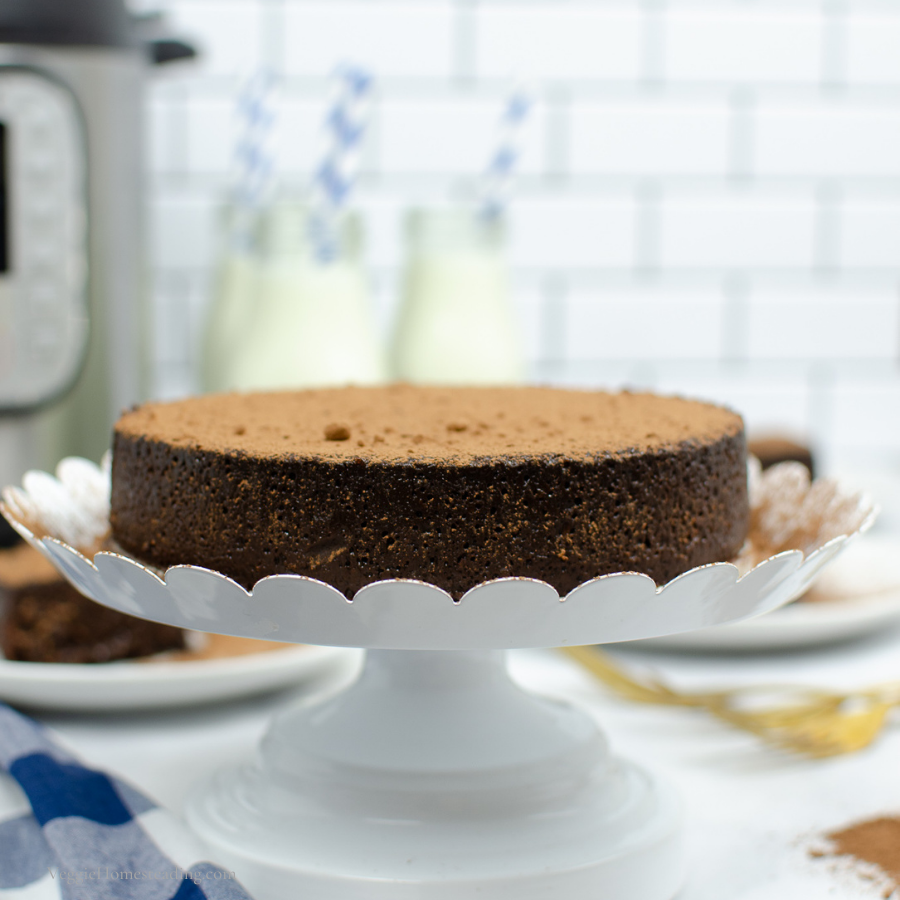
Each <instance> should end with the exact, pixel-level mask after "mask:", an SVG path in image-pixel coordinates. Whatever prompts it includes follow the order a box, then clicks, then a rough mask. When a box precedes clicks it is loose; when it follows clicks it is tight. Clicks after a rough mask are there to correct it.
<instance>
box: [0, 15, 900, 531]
mask: <svg viewBox="0 0 900 900" xmlns="http://www.w3.org/2000/svg"><path fill="white" fill-rule="evenodd" d="M91 4H101V0H90V3H89V4H88V5H91ZM7 5H8V6H9V8H16V7H17V4H16V3H13V2H10V3H8V4H7ZM38 5H45V6H48V7H50V6H54V7H57V8H60V9H61V8H63V7H65V4H58V3H56V0H40V4H38ZM101 5H103V6H104V8H105V7H106V5H107V4H106V0H102V4H101ZM23 8H24V7H23ZM129 8H130V11H131V12H132V13H134V14H135V15H138V16H143V17H144V18H143V24H142V26H141V27H142V29H143V33H145V34H151V33H152V32H153V30H154V28H155V29H156V31H157V37H159V32H160V28H161V23H164V25H165V31H166V33H167V34H168V35H169V36H174V37H175V38H177V41H182V42H185V46H188V47H193V48H196V50H197V57H196V59H194V60H189V59H183V60H180V61H176V62H175V63H174V64H168V65H165V66H157V67H155V71H154V72H152V73H149V72H148V73H145V75H144V76H142V81H143V82H144V92H145V101H146V102H145V103H144V105H143V115H144V134H143V138H142V147H143V155H144V166H145V181H144V202H145V206H144V208H145V210H146V217H145V221H146V234H145V236H144V238H142V243H141V246H142V247H143V254H144V259H145V262H146V264H147V265H146V266H145V270H146V272H147V283H146V289H145V291H144V294H145V297H146V305H145V308H144V309H143V311H142V312H140V313H134V315H133V316H132V318H133V319H135V321H137V322H138V323H139V324H138V326H135V325H134V324H133V323H132V325H131V326H129V327H131V328H132V331H134V329H135V327H137V330H138V331H139V332H140V341H139V343H140V344H141V348H140V350H139V352H142V353H143V354H144V363H143V368H144V370H145V371H144V379H143V380H144V385H143V388H142V390H141V391H140V394H141V395H143V396H152V397H157V398H176V397H180V396H184V395H186V394H190V393H193V392H196V391H198V390H200V389H203V388H204V387H209V384H208V383H207V379H205V377H204V359H203V356H204V352H203V346H204V340H207V339H208V335H209V329H210V323H211V321H212V320H211V310H212V309H214V306H215V304H214V298H215V295H216V291H217V283H218V282H217V279H220V275H221V264H222V260H223V252H224V251H223V247H225V246H226V244H227V240H225V241H224V242H223V218H222V208H223V204H226V202H227V201H228V199H229V198H232V200H233V197H234V192H235V178H236V174H235V173H236V170H240V168H241V165H244V168H245V170H246V159H245V161H244V163H240V162H239V161H237V160H238V156H239V155H240V147H241V146H242V143H241V142H242V141H244V142H245V141H246V138H247V129H248V117H247V107H246V103H244V108H243V112H242V111H241V108H240V103H241V102H242V100H241V98H242V97H244V99H245V100H246V96H247V94H246V92H247V85H248V84H249V83H252V80H253V78H254V77H256V78H258V77H259V75H260V73H265V77H266V79H267V82H266V84H267V87H266V89H265V90H263V91H261V92H259V93H258V95H257V97H256V100H257V101H259V103H260V104H261V106H262V107H264V109H265V111H266V115H267V116H268V119H267V122H268V124H267V127H266V129H265V134H264V135H262V134H257V136H256V138H253V139H252V140H256V141H258V146H257V147H256V148H255V149H256V150H259V151H261V152H262V151H264V153H263V156H264V157H265V164H266V166H267V167H268V176H267V177H268V186H267V188H266V191H265V196H264V197H263V199H264V200H265V201H266V202H269V201H272V200H277V199H283V198H285V197H288V198H297V197H300V196H301V195H303V194H304V192H306V193H308V189H309V185H310V182H311V179H312V177H313V175H312V173H313V172H314V170H315V169H316V167H317V165H318V164H319V163H320V162H321V159H322V132H323V121H324V120H325V117H326V115H327V113H328V111H329V109H333V104H334V73H335V71H336V68H337V67H338V66H340V65H342V64H344V65H346V64H348V63H351V64H352V65H354V66H356V67H361V69H362V70H364V71H365V72H366V73H368V75H369V76H371V82H370V83H369V84H368V86H367V88H366V90H367V91H368V93H367V104H368V107H367V112H366V115H365V125H366V128H365V135H364V140H362V141H361V142H360V144H359V149H360V155H359V159H358V165H356V166H355V167H354V170H355V174H356V175H357V180H356V184H355V186H354V189H353V191H352V196H351V197H350V198H349V199H348V200H347V205H348V206H349V207H350V209H352V210H353V212H354V214H355V218H356V221H355V222H354V223H352V224H353V227H354V229H355V231H354V234H355V235H357V237H359V236H362V237H361V239H360V240H357V239H356V238H355V237H354V238H353V246H354V247H357V246H358V248H359V256H358V259H354V260H353V261H352V262H353V265H354V266H355V267H356V268H355V269H353V271H352V272H350V275H348V278H349V277H351V276H352V278H357V276H358V275H359V274H360V273H361V275H362V278H363V279H364V282H365V293H368V295H369V296H367V297H365V298H364V301H365V304H366V305H367V306H368V308H369V309H371V311H372V312H373V316H374V325H373V326H372V327H373V329H374V330H375V332H376V333H377V335H378V337H380V338H381V340H382V342H383V343H384V344H387V343H388V340H389V336H390V335H391V333H392V331H393V330H394V328H395V321H396V319H397V317H398V310H399V309H400V305H401V301H400V298H401V294H402V293H403V284H404V278H405V277H406V276H405V275H404V271H405V267H406V266H407V264H408V260H409V244H408V243H407V240H406V236H405V228H406V222H407V214H408V212H409V210H410V209H411V208H413V207H422V206H426V207H433V206H436V205H438V206H439V205H441V204H446V203H449V202H454V201H456V202H460V201H464V200H469V201H471V199H472V198H473V197H475V196H477V194H478V191H479V187H478V185H479V183H480V180H481V179H483V173H484V171H485V168H486V166H487V165H488V161H489V159H490V154H491V150H492V148H493V147H495V146H496V145H497V141H498V137H497V135H498V120H499V118H500V116H501V113H502V110H503V109H504V104H505V103H507V102H508V99H509V97H510V94H511V91H513V90H514V89H515V88H516V86H520V87H521V86H524V87H521V89H522V90H525V91H526V92H527V94H528V96H529V98H530V108H529V110H528V114H527V116H526V120H525V121H524V122H522V124H521V127H519V128H518V129H517V132H516V140H515V142H514V145H515V151H516V152H515V155H514V159H513V164H512V169H513V170H514V177H513V179H512V185H511V188H510V189H509V190H508V191H507V192H506V194H505V199H504V211H505V216H504V226H505V232H504V234H502V235H501V236H500V237H499V238H497V242H496V246H497V247H499V248H500V252H501V253H502V254H503V259H504V260H505V264H506V265H508V273H509V284H510V292H509V296H510V298H511V301H512V311H513V319H514V320H515V326H516V328H517V329H518V333H519V334H520V335H521V343H520V348H521V349H522V351H523V352H524V357H525V359H524V371H525V373H526V377H527V379H528V380H530V381H537V382H542V383H552V384H563V385H579V386H605V387H621V386H628V387H632V388H646V389H652V390H655V391H660V392H670V393H682V394H686V395H689V396H696V397H702V398H709V399H713V400H717V401H721V402H724V403H727V404H729V405H731V406H733V407H734V408H735V409H737V410H738V411H740V412H741V413H743V414H744V416H745V418H746V420H747V423H748V427H749V430H750V432H751V435H761V434H766V433H777V434H784V435H788V436H793V437H796V438H798V439H800V440H801V441H803V442H805V443H809V444H810V445H812V447H813V449H814V451H815V454H816V457H817V463H818V468H819V471H822V472H826V473H827V472H841V473H846V474H851V475H854V476H857V480H858V481H859V482H861V483H864V484H868V485H871V486H872V487H873V490H876V491H878V492H880V496H882V497H883V498H886V499H885V503H886V506H888V507H891V505H892V504H894V506H896V508H898V509H900V500H898V498H900V489H898V487H897V484H898V483H900V53H898V50H897V48H898V47H900V6H898V5H897V4H896V3H893V2H889V0H852V2H851V0H778V2H776V0H718V2H701V0H667V2H664V0H571V2H566V0H408V2H397V0H133V2H131V3H130V4H129ZM0 11H2V10H0ZM157 12H158V13H162V18H161V19H160V18H155V19H154V18H152V17H150V18H148V15H149V14H151V13H157ZM3 14H4V15H6V12H4V13H3ZM154 23H155V24H154ZM0 30H3V29H0ZM8 32H9V29H8V28H7V29H6V30H3V34H2V35H0V37H2V41H0V43H2V42H6V41H9V40H11V39H15V35H13V38H10V37H9V35H8ZM177 41H176V43H175V44H172V42H171V40H170V41H169V42H168V43H167V42H166V41H165V40H164V41H162V42H161V43H158V44H157V45H155V46H154V50H153V54H154V56H155V58H156V59H157V61H162V60H163V59H164V58H166V57H167V56H169V57H172V56H175V57H177V56H179V55H185V54H182V53H181V52H180V51H179V50H178V46H179V45H178V43H177ZM173 46H174V47H175V50H174V51H172V47H173ZM182 49H183V48H182ZM78 52H80V51H78ZM54 64H55V63H54ZM60 71H63V70H60ZM0 99H2V98H0ZM132 105H133V106H137V107H138V109H140V108H141V107H140V105H139V104H137V103H133V104H132ZM4 115H5V114H4ZM92 127H93V126H92ZM124 133H125V129H123V134H124ZM129 133H130V131H129ZM14 149H15V148H14ZM244 149H245V150H246V146H245V148H244ZM91 165H93V166H97V165H101V169H100V171H101V173H103V172H104V170H103V169H102V162H101V163H98V162H97V160H95V159H92V160H91ZM246 174H247V172H246V171H245V172H244V175H245V176H246ZM138 177H140V176H138ZM238 177H239V176H238ZM120 179H121V173H120ZM134 180H135V179H134V178H131V183H132V184H133V183H134ZM93 181H94V186H93V188H92V190H96V189H97V185H98V184H103V183H104V181H105V178H104V174H101V175H100V176H98V177H94V179H93ZM118 183H120V184H122V185H126V184H127V183H128V180H127V179H125V180H120V182H118ZM110 190H111V188H110ZM124 191H125V188H123V189H122V190H120V191H119V195H120V196H122V195H124ZM258 199H259V198H257V200H258ZM92 202H93V201H92ZM92 215H93V211H92ZM285 221H287V220H285ZM288 224H290V223H289V222H288ZM283 225H284V223H282V225H280V226H279V227H282V226H283ZM291 227H294V228H295V229H296V228H300V226H299V225H297V223H296V222H295V223H294V225H293V226H291ZM423 227H424V226H423ZM276 230H277V229H276ZM95 232H96V229H95ZM107 232H108V235H109V236H110V240H112V239H113V237H114V236H115V233H116V232H115V229H111V228H108V229H107ZM98 233H99V232H96V233H95V234H94V237H92V239H91V240H92V242H93V244H92V247H93V249H92V253H94V254H99V257H94V258H93V259H94V262H95V263H96V262H97V259H99V260H100V264H99V266H98V265H95V266H94V271H95V272H96V271H99V270H100V269H102V267H103V266H111V265H112V264H113V263H111V260H114V259H115V258H116V256H117V252H116V251H115V249H114V248H112V249H111V245H109V244H108V242H107V243H106V244H104V243H103V242H104V241H105V238H103V239H102V240H101V239H100V238H98V237H97V234H98ZM73 234H74V232H73ZM422 234H425V235H426V237H427V234H428V232H427V229H426V230H425V231H423V232H422ZM489 237H490V236H489ZM101 238H102V235H101ZM420 238H421V240H423V241H425V242H426V243H427V240H426V238H425V237H422V235H421V234H420ZM501 238H502V240H501ZM455 239H456V238H454V240H455ZM493 239H494V238H493V237H491V238H490V240H493ZM441 240H444V238H443V237H442V238H441ZM276 243H277V241H276ZM491 246H494V245H493V244H492V245H491ZM129 252H130V251H129ZM104 254H105V255H104ZM225 255H227V253H226V254H225ZM135 271H136V269H135ZM348 271H349V270H348ZM217 273H218V274H217ZM354 273H355V274H354ZM92 277H93V278H94V280H95V281H96V277H95V276H92ZM348 284H349V282H348ZM354 285H356V286H355V287H352V290H350V289H348V290H350V293H353V292H354V291H356V292H357V294H359V293H360V291H361V290H362V289H360V288H359V285H358V284H357V283H356V282H354ZM219 287H221V284H220V285H219ZM95 288H96V285H94V286H93V287H92V288H91V290H92V291H93V292H94V293H96V290H95ZM341 290H343V289H341ZM341 290H338V291H337V293H338V294H340V292H341ZM251 293H252V292H251ZM345 293H346V292H345ZM121 296H122V290H121V289H116V290H111V291H110V292H109V297H108V298H107V300H106V302H107V304H108V306H109V309H110V310H112V311H113V312H112V315H113V317H115V315H118V314H119V313H117V312H115V311H116V310H117V309H119V308H122V307H124V306H125V305H126V304H123V302H121V299H120V298H121ZM335 296H336V295H335ZM347 296H349V294H348V295H347ZM360 296H362V294H360ZM357 300H359V297H356V299H354V300H353V302H357ZM129 302H130V301H129ZM360 302H362V301H360ZM251 303H252V301H251ZM36 308H37V307H35V309H36ZM2 312H3V308H2V297H0V338H2V336H3V335H2V332H3V327H2V326H3V316H2ZM104 315H106V313H102V312H101V316H100V317H99V318H98V317H97V316H95V317H94V319H95V321H94V323H93V328H94V331H95V332H96V331H97V328H98V327H99V328H100V330H101V331H102V329H103V327H105V326H102V325H101V324H100V320H101V319H102V317H103V316H104ZM273 321H277V318H276V319H275V320H273ZM116 327H118V326H116ZM276 330H277V329H276ZM0 343H2V342H0ZM76 343H77V342H76ZM73 346H74V344H73ZM112 346H113V349H112V351H111V354H112V356H113V357H115V355H116V353H118V355H119V356H120V357H121V356H123V355H124V356H128V355H129V354H130V353H131V351H130V350H127V351H125V350H123V349H122V348H123V347H128V346H130V345H128V344H126V343H123V342H122V341H120V340H118V339H115V340H114V341H113V342H112ZM116 348H118V349H116ZM73 352H74V351H73ZM0 355H2V354H0ZM263 356H265V354H263ZM259 358H261V357H259V356H257V359H259ZM126 362H127V360H126ZM373 365H375V364H374V363H373ZM116 366H118V368H119V369H122V368H123V367H122V365H121V360H120V361H119V363H116V364H115V365H113V366H112V367H111V368H108V372H112V373H113V374H112V375H109V374H107V375H106V376H105V377H106V381H107V382H110V381H112V382H113V383H114V390H113V395H114V396H113V405H115V404H116V403H117V402H118V408H121V405H122V402H124V401H122V400H118V401H117V400H116V397H117V396H118V395H116V391H115V388H116V387H117V386H118V383H119V381H120V378H119V377H118V376H117V375H116V374H115V373H116V371H117V368H116ZM0 368H2V366H0ZM2 374H3V373H2V371H0V376H2ZM23 377H24V376H23ZM101 381H102V379H101V380H97V381H95V382H94V387H93V388H91V391H93V392H94V394H95V393H96V391H97V390H98V389H99V388H98V385H100V384H101ZM48 391H49V389H48ZM86 391H87V389H86V388H85V389H84V390H83V391H82V392H83V393H85V392H86ZM129 391H130V394H129ZM119 393H120V394H122V396H123V397H125V395H126V394H129V397H130V396H132V395H133V396H135V397H137V396H138V394H137V392H136V391H135V390H133V389H131V388H129V389H128V391H122V390H120V391H119ZM94 394H91V396H93V395H94ZM48 395H49V394H48ZM126 399H128V398H126ZM128 402H131V401H130V399H129V400H128ZM2 405H3V404H0V406H2ZM2 412H3V410H2V409H0V413H2ZM13 413H16V411H15V410H13ZM16 414H17V413H16ZM81 415H82V414H81V413H79V417H81ZM15 421H18V420H15ZM12 422H13V419H12V418H10V419H9V420H5V419H0V426H3V427H7V428H12V427H13V426H12V425H10V424H9V423H12ZM94 431H95V432H96V433H97V434H99V435H100V440H99V444H98V446H105V445H106V442H107V439H106V437H105V435H106V434H107V433H108V432H107V430H106V426H104V427H102V428H99V430H98V429H96V428H95V429H94ZM16 439H17V440H18V435H17V436H16ZM20 443H21V441H20ZM55 446H62V444H59V443H57V444H56V445H55ZM79 452H86V453H88V455H94V453H93V450H92V449H91V450H89V451H79ZM98 452H99V451H98ZM891 498H893V499H891ZM888 518H890V515H889V517H888ZM897 524H898V527H900V519H898V523H897Z"/></svg>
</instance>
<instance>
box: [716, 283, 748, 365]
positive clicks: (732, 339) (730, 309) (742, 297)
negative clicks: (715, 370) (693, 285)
mask: <svg viewBox="0 0 900 900" xmlns="http://www.w3.org/2000/svg"><path fill="white" fill-rule="evenodd" d="M750 290H751V285H750V279H749V277H748V276H747V274H746V273H745V272H729V273H728V275H726V276H725V278H724V280H723V283H722V302H723V304H724V305H723V309H722V347H721V350H722V361H723V362H731V363H735V362H746V361H747V360H748V359H749V358H750V344H749V332H748V327H749V312H750V311H749V303H750Z"/></svg>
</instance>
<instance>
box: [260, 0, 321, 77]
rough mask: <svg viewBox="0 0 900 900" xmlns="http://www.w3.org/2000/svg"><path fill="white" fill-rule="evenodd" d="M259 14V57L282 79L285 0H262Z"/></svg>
mask: <svg viewBox="0 0 900 900" xmlns="http://www.w3.org/2000/svg"><path fill="white" fill-rule="evenodd" d="M260 16H261V18H262V21H261V27H260V48H259V49H260V59H261V60H262V61H263V63H264V65H266V66H268V67H269V68H270V69H271V70H272V71H273V72H274V73H275V74H276V75H278V76H280V77H281V78H282V79H284V73H285V69H286V67H287V46H286V45H285V33H286V27H285V26H286V23H285V0H262V2H261V4H260ZM326 82H327V79H326Z"/></svg>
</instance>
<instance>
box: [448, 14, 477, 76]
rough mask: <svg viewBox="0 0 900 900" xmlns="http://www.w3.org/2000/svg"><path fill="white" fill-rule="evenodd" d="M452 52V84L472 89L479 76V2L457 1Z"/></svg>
mask: <svg viewBox="0 0 900 900" xmlns="http://www.w3.org/2000/svg"><path fill="white" fill-rule="evenodd" d="M451 52H452V54H453V58H452V59H451V61H450V62H451V70H450V71H451V73H452V74H451V79H452V83H454V84H456V85H459V86H462V87H465V88H469V87H471V86H472V85H473V84H475V83H476V81H477V75H478V73H477V67H478V0H455V3H454V11H453V40H452V51H451Z"/></svg>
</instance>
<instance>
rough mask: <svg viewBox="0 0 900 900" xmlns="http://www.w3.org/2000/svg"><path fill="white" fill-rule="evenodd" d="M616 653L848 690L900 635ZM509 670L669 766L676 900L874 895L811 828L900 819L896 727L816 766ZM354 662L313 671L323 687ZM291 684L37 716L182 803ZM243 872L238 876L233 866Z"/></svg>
mask: <svg viewBox="0 0 900 900" xmlns="http://www.w3.org/2000/svg"><path fill="white" fill-rule="evenodd" d="M615 653H616V655H617V656H618V658H619V659H620V660H621V661H624V662H627V663H629V664H631V665H638V666H646V665H651V666H653V667H654V668H655V669H656V670H657V671H658V672H659V673H661V674H663V675H665V676H666V677H667V678H669V679H670V680H671V681H672V682H673V683H674V684H676V685H678V686H683V687H693V686H700V685H709V686H713V685H714V686H731V685H735V684H743V683H753V684H759V683H766V682H768V683H774V682H781V683H785V682H788V683H803V684H814V685H831V686H843V687H849V686H853V685H859V684H867V683H874V682H879V681H885V680H900V630H893V631H890V632H883V633H881V634H879V635H877V636H875V637H872V638H869V639H865V640H859V641H855V642H853V643H847V644H843V645H838V646H831V647H824V648H818V649H811V650H805V651H793V652H790V653H781V654H767V655H759V654H755V655H752V656H732V657H723V656H682V655H676V654H672V653H659V652H656V651H654V652H650V651H649V650H643V651H641V650H637V649H634V648H618V649H616V650H615ZM511 669H512V672H513V675H514V677H515V678H516V679H517V680H518V681H519V682H520V683H521V684H523V685H525V686H527V687H528V688H530V689H532V690H535V691H539V692H543V693H547V694H551V695H554V696H557V697H562V698H566V699H568V700H571V701H572V702H575V703H578V704H580V705H582V706H583V707H585V708H587V709H589V710H590V711H591V712H592V713H593V714H594V715H596V717H597V718H598V720H599V721H600V722H601V723H602V725H603V727H604V729H605V731H606V733H607V735H608V737H609V739H610V742H611V744H612V747H613V749H614V751H615V752H617V753H619V754H621V755H624V756H627V757H629V758H631V759H633V760H634V761H636V762H639V763H641V764H643V765H644V766H646V767H647V768H650V769H652V770H655V771H656V772H658V773H659V774H661V775H665V776H666V777H667V778H668V779H669V780H670V781H671V782H673V783H674V784H675V785H676V786H677V788H678V789H679V790H680V792H681V794H682V795H683V797H684V798H685V800H686V806H687V817H688V826H687V828H688V842H689V851H690V855H691V875H690V878H689V881H688V884H687V886H686V887H685V888H684V890H683V891H682V893H681V894H679V900H757V898H759V900H763V898H765V900H807V898H809V900H813V898H815V900H821V898H823V897H828V898H835V900H843V898H879V897H882V894H883V888H881V887H879V886H877V885H874V884H872V883H871V882H867V881H865V880H864V879H862V878H860V877H859V876H858V875H857V874H855V873H854V872H853V871H849V870H848V867H846V866H841V865H837V866H836V865H835V864H834V863H833V862H832V861H829V860H822V859H812V858H810V856H809V854H808V850H809V847H810V845H811V841H812V840H813V839H814V837H815V835H817V834H820V833H822V832H824V831H828V830H830V829H834V828H838V827H840V826H842V825H845V824H848V823H850V822H852V821H855V820H859V819H864V818H869V817H871V816H875V815H878V814H881V813H888V814H895V815H896V814H900V777H898V774H897V772H898V770H897V759H898V757H900V733H898V731H897V730H896V729H891V728H888V729H886V730H885V732H884V734H883V735H882V736H881V737H880V738H879V740H878V741H877V742H876V744H875V745H874V746H873V747H871V748H869V749H868V750H865V751H863V752H861V753H858V754H855V755H852V756H845V757H838V758H834V759H829V760H820V761H811V760H807V759H801V758H797V757H794V756H790V755H786V754H783V753H780V752H777V751H775V750H773V749H769V748H767V747H765V746H763V745H762V744H761V743H760V742H759V741H758V740H757V739H756V738H754V737H752V736H749V735H744V734H742V733H740V732H738V731H735V730H733V729H731V728H729V727H728V726H726V725H724V724H720V723H718V722H716V721H714V720H713V719H711V718H710V717H709V716H707V715H706V714H704V713H703V712H698V711H692V710H683V709H669V708H660V707H647V706H639V705H635V704H631V703H627V702H624V701H620V700H618V699H615V698H613V697H611V696H610V695H609V694H607V693H606V692H605V689H604V688H602V687H601V686H599V685H598V684H597V683H596V682H594V681H593V680H592V678H591V676H589V675H588V674H587V673H585V672H584V671H582V670H580V669H579V668H578V667H577V666H576V665H575V664H574V663H573V662H571V661H570V660H568V659H567V658H565V657H563V656H561V655H559V654H556V653H553V652H549V651H521V652H513V653H511ZM354 671H355V669H354V666H352V665H349V664H348V665H347V666H345V667H343V668H342V669H341V670H340V671H339V672H333V673H332V675H330V676H329V677H328V678H326V679H323V680H320V681H319V682H318V683H317V685H316V686H315V689H316V690H328V689H331V688H333V687H334V686H335V685H336V684H337V683H338V682H339V681H341V680H343V681H347V680H349V679H351V678H352V677H353V675H354ZM291 697H292V695H291V693H290V692H281V693H278V694H269V695H267V696H264V697H260V698H256V699H251V700H246V701H241V702H235V703H222V704H217V705H213V706H207V707H199V708H194V709H187V710H178V711H168V712H166V711H161V712H155V713H141V714H133V715H123V714H109V715H74V714H42V715H40V718H41V720H42V721H44V722H45V723H46V724H47V725H49V726H51V727H52V728H53V729H55V731H56V732H57V733H58V734H59V735H60V736H61V737H62V739H63V740H64V741H65V743H66V744H68V745H69V746H70V747H71V748H73V749H74V750H75V751H76V752H77V753H78V754H79V755H80V756H81V757H82V758H83V759H84V760H85V761H86V762H87V763H88V764H90V765H94V766H99V767H102V768H105V769H107V770H111V771H113V772H115V773H116V774H119V775H121V776H123V777H125V778H127V779H130V780H131V781H132V782H134V783H135V784H136V785H137V786H138V787H140V788H142V789H143V790H144V791H146V792H147V793H149V794H150V795H151V796H153V797H155V798H156V799H157V800H158V801H159V802H160V803H162V804H164V805H166V806H168V807H170V808H172V809H175V810H178V809H180V808H181V805H182V803H183V801H184V798H185V796H186V794H187V792H188V791H189V790H190V787H191V785H192V784H193V783H194V782H195V781H196V780H197V779H199V778H200V777H201V776H203V775H205V774H206V773H208V772H209V771H210V770H212V769H214V768H216V767H218V766H223V765H227V764H229V763H233V762H236V761H238V760H240V759H241V758H242V757H244V756H246V755H248V754H249V753H251V751H252V749H253V747H254V746H255V744H256V742H257V741H258V740H259V738H260V736H261V735H262V733H263V731H264V729H265V727H266V723H267V722H268V720H269V718H270V716H271V715H272V713H273V712H274V711H275V710H278V709H280V708H282V707H283V706H284V705H285V704H287V703H289V702H290V701H291ZM238 877H240V873H238Z"/></svg>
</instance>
